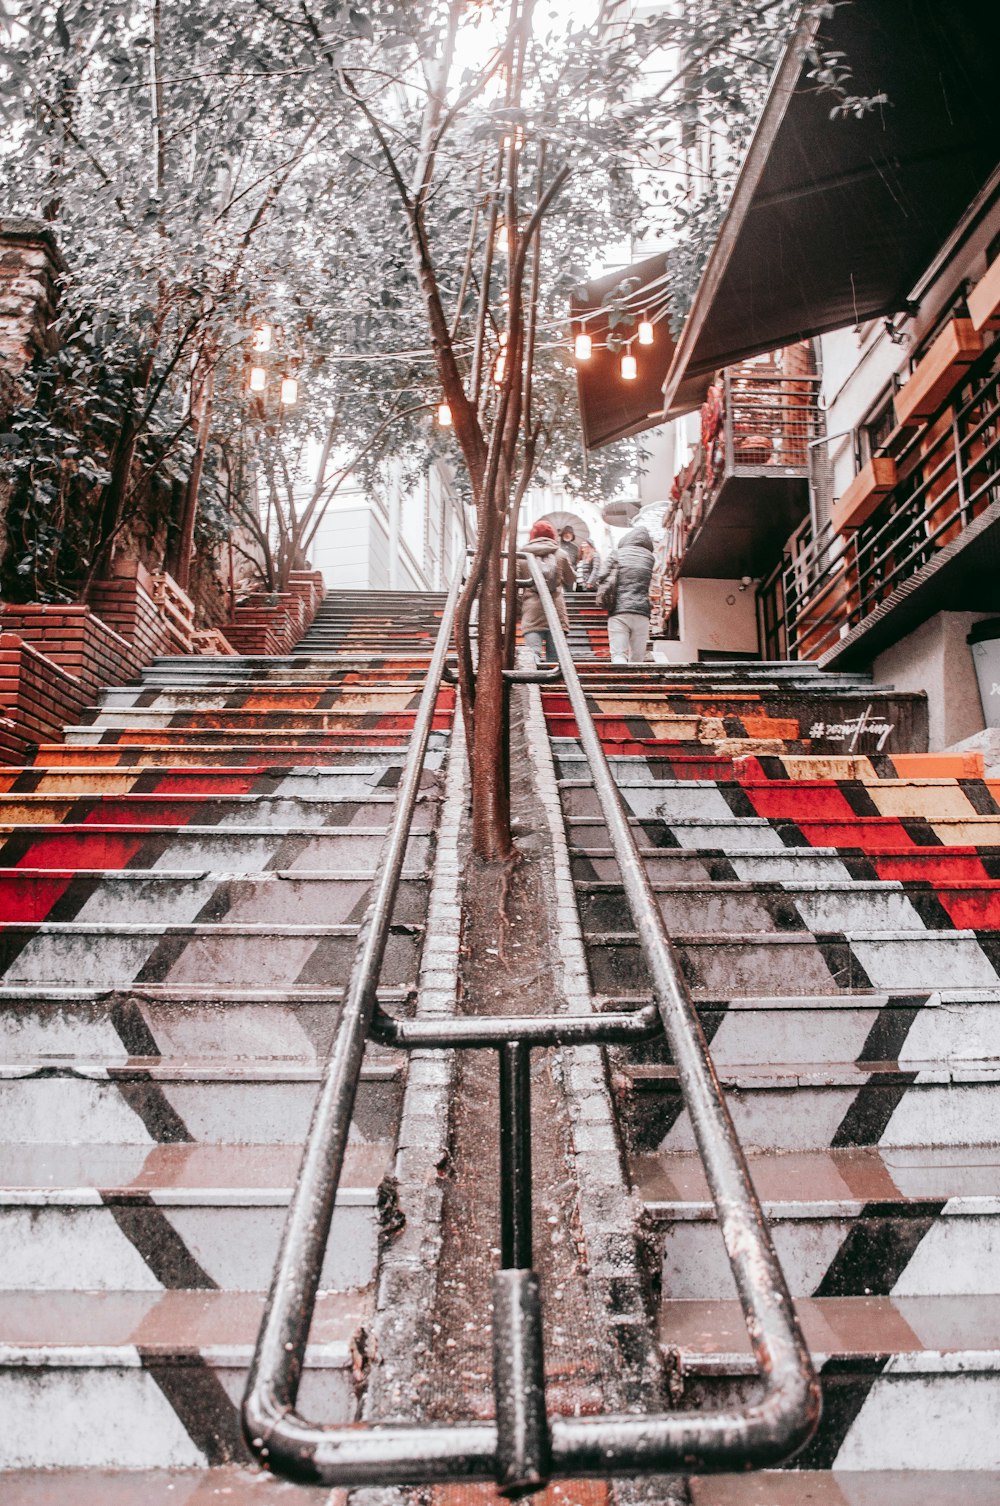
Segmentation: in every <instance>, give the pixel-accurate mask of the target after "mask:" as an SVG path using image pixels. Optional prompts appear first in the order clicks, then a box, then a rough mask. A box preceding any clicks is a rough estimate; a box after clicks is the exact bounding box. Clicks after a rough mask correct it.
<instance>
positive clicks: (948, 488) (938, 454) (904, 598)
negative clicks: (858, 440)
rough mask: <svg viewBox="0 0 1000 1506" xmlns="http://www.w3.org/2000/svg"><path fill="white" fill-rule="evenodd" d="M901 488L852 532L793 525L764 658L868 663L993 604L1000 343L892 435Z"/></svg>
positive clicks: (999, 549)
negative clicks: (939, 619) (957, 614)
mask: <svg viewBox="0 0 1000 1506" xmlns="http://www.w3.org/2000/svg"><path fill="white" fill-rule="evenodd" d="M889 445H890V446H891V447H892V450H893V454H894V458H895V461H896V471H897V482H896V485H895V487H893V489H892V490H891V491H890V492H888V494H887V495H886V496H885V497H884V499H883V500H882V501H881V502H880V504H879V505H878V507H877V508H876V509H875V510H874V512H873V513H872V514H871V516H870V517H869V518H868V519H867V520H866V521H865V522H864V523H863V524H862V525H861V526H860V527H859V528H857V529H856V530H855V531H853V532H850V533H836V532H834V531H833V529H832V527H831V525H830V524H829V523H825V524H824V525H823V527H822V528H821V529H820V530H819V531H818V532H817V533H816V534H815V535H813V533H812V530H811V529H810V528H809V526H808V524H807V525H806V526H805V527H804V528H802V529H800V530H799V532H798V534H797V535H795V536H794V537H793V538H792V539H791V540H790V544H789V547H788V548H787V549H786V551H785V555H784V558H783V559H782V561H781V562H780V564H779V565H778V567H777V568H776V569H775V570H774V572H773V574H772V575H771V577H770V579H769V580H768V581H767V582H765V584H764V586H763V587H762V588H761V591H760V593H759V600H760V605H761V614H762V623H763V626H764V629H765V632H764V637H763V640H762V641H763V645H764V648H765V651H766V652H767V653H778V652H781V653H787V655H788V657H790V658H793V659H818V660H819V661H820V663H821V664H822V665H823V666H824V667H828V666H833V665H838V666H844V665H849V664H851V663H854V662H858V663H860V662H862V661H867V660H869V659H870V658H871V657H872V655H873V654H876V653H878V652H879V651H880V650H881V649H883V648H885V647H887V646H888V645H889V644H890V643H892V642H896V641H897V640H898V639H899V638H900V637H902V636H903V635H904V634H905V633H907V632H909V631H911V630H912V629H913V628H914V627H916V626H918V625H919V623H920V622H923V621H925V620H926V619H927V618H928V617H930V616H931V615H933V613H935V612H937V611H940V610H943V609H947V608H948V607H949V606H951V607H954V606H955V604H956V603H958V602H960V603H961V605H962V607H963V609H965V610H970V611H978V610H990V609H991V608H993V607H995V605H996V579H997V569H998V565H1000V344H998V343H996V342H994V344H993V345H992V346H991V348H990V349H988V350H987V351H986V352H984V354H983V356H982V357H981V358H980V359H979V360H978V361H977V362H976V364H975V365H974V366H972V367H970V369H969V371H968V373H967V374H966V376H965V377H964V379H963V380H962V381H961V383H960V384H959V386H958V387H957V388H956V389H955V391H954V392H953V393H952V394H951V396H950V397H949V398H948V400H947V402H945V403H944V404H943V405H942V406H941V408H940V409H939V410H938V411H937V413H936V414H935V415H934V416H933V417H932V418H931V419H929V420H928V422H927V423H926V424H921V425H920V426H919V427H916V428H913V427H911V428H909V429H905V430H897V431H896V434H895V435H894V436H891V437H890V441H889Z"/></svg>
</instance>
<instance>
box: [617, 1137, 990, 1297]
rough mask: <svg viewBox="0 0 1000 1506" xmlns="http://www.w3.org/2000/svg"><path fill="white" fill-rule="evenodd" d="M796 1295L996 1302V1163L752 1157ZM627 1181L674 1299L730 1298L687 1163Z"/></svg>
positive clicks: (709, 1214) (976, 1152)
mask: <svg viewBox="0 0 1000 1506" xmlns="http://www.w3.org/2000/svg"><path fill="white" fill-rule="evenodd" d="M749 1165H750V1174H751V1177H752V1178H753V1182H754V1186H755V1188H756V1190H757V1195H758V1197H759V1198H760V1200H761V1204H762V1206H763V1209H764V1214H765V1216H766V1218H767V1220H768V1225H769V1228H770V1230H771V1235H772V1238H773V1239H774V1243H775V1248H776V1250H777V1252H778V1256H779V1259H780V1260H781V1264H782V1269H783V1270H784V1273H785V1279H786V1281H787V1282H788V1283H789V1288H790V1290H791V1292H792V1295H793V1296H796V1297H799V1296H823V1297H834V1296H836V1297H864V1296H872V1295H881V1296H886V1295H894V1296H900V1295H905V1296H950V1295H961V1294H968V1295H972V1296H974V1295H976V1294H977V1293H980V1294H985V1293H1000V1260H998V1258H997V1257H998V1254H1000V1153H998V1151H997V1149H996V1147H993V1146H949V1147H947V1148H946V1149H942V1148H938V1149H931V1148H928V1147H918V1148H912V1149H901V1148H897V1149H893V1150H887V1149H881V1150H880V1149H877V1148H875V1147H851V1148H844V1149H836V1150H834V1149H827V1150H814V1151H803V1152H799V1153H798V1154H795V1153H789V1154H784V1155H770V1156H768V1155H761V1154H752V1155H751V1156H750V1158H749ZM630 1171H631V1174H632V1177H633V1180H634V1182H635V1185H636V1190H637V1192H638V1194H639V1196H640V1197H641V1198H642V1201H643V1204H644V1207H645V1209H646V1215H647V1218H648V1219H649V1220H650V1222H651V1225H652V1227H654V1228H655V1229H656V1230H657V1233H658V1235H659V1238H660V1239H661V1241H662V1243H663V1261H662V1282H663V1291H664V1292H665V1293H667V1294H668V1295H669V1297H670V1298H671V1299H672V1300H685V1301H687V1300H707V1299H711V1298H715V1297H732V1298H735V1297H736V1295H737V1294H736V1286H735V1283H734V1281H733V1277H732V1272H731V1271H730V1269H729V1263H728V1261H727V1260H726V1257H725V1251H724V1249H723V1245H722V1240H721V1237H720V1234H719V1228H718V1223H717V1220H716V1217H715V1210H714V1206H713V1204H712V1202H711V1198H710V1195H709V1191H708V1184H707V1182H706V1180H705V1175H704V1170H703V1167H702V1164H701V1160H700V1157H699V1156H698V1155H697V1153H695V1152H691V1153H688V1154H685V1153H683V1152H677V1153H673V1154H671V1153H664V1154H661V1155H640V1156H636V1157H634V1158H633V1159H632V1161H631V1165H630Z"/></svg>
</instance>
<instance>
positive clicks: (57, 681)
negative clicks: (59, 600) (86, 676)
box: [0, 632, 90, 763]
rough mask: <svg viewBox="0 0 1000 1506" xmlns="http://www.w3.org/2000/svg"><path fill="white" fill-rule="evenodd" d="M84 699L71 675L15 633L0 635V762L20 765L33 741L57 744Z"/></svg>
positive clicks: (81, 688)
mask: <svg viewBox="0 0 1000 1506" xmlns="http://www.w3.org/2000/svg"><path fill="white" fill-rule="evenodd" d="M89 700H90V694H89V693H88V691H87V689H86V688H85V687H84V686H83V684H82V683H81V682H80V681H79V680H78V679H77V678H76V676H75V675H72V674H68V673H67V672H66V670H64V669H61V668H60V667H59V665H58V664H56V663H54V661H53V660H52V659H50V658H49V657H48V656H47V655H45V654H41V653H39V652H38V650H37V649H35V648H33V647H32V645H31V644H30V643H26V642H25V641H24V639H23V638H21V637H20V636H19V634H17V633H10V632H0V761H2V762H4V763H23V762H24V761H25V759H26V758H27V757H28V756H29V754H30V753H31V752H32V750H33V749H34V747H35V745H36V744H37V743H41V742H59V741H60V740H61V739H62V735H63V728H64V727H65V725H66V723H67V722H69V721H75V720H76V719H77V717H78V716H79V714H80V712H81V711H82V710H83V708H84V706H86V705H87V704H88V702H89Z"/></svg>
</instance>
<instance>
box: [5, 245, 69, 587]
mask: <svg viewBox="0 0 1000 1506" xmlns="http://www.w3.org/2000/svg"><path fill="white" fill-rule="evenodd" d="M62 270H63V260H62V257H61V256H60V255H59V250H58V247H57V246H56V243H55V240H54V239H53V236H52V231H51V229H50V228H49V226H48V225H46V224H45V223H44V222H43V221H41V220H14V219H0V422H2V420H3V418H4V416H5V415H6V414H7V413H8V412H9V411H10V409H11V408H12V407H13V406H14V405H15V404H16V403H17V402H18V401H20V400H21V397H22V393H21V391H20V389H19V378H20V377H21V375H22V374H23V372H24V370H25V368H26V367H27V366H29V365H30V364H31V362H32V361H33V360H34V359H35V357H36V356H38V355H41V354H44V353H45V352H47V351H50V350H52V349H53V348H54V345H55V338H54V335H53V328H52V321H53V319H54V317H55V309H56V278H57V277H58V275H59V273H60V272H61V271H62ZM9 501H10V490H9V487H7V486H6V485H5V483H4V482H3V481H0V561H2V560H3V557H4V556H5V554H6V553H7V527H6V522H7V506H8V503H9Z"/></svg>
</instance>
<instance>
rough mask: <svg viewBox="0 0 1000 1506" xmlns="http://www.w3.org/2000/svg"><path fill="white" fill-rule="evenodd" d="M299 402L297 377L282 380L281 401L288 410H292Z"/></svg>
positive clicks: (287, 377)
mask: <svg viewBox="0 0 1000 1506" xmlns="http://www.w3.org/2000/svg"><path fill="white" fill-rule="evenodd" d="M298 400H299V384H298V382H297V381H296V379H295V377H289V376H286V377H282V378H281V401H282V402H283V403H284V405H285V407H286V408H291V407H292V406H293V405H294V404H295V403H297V402H298Z"/></svg>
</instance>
